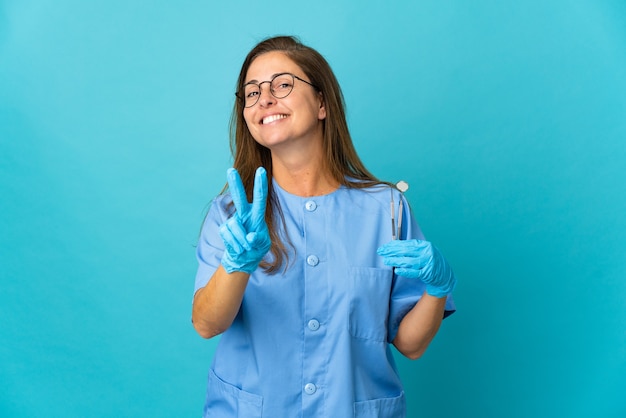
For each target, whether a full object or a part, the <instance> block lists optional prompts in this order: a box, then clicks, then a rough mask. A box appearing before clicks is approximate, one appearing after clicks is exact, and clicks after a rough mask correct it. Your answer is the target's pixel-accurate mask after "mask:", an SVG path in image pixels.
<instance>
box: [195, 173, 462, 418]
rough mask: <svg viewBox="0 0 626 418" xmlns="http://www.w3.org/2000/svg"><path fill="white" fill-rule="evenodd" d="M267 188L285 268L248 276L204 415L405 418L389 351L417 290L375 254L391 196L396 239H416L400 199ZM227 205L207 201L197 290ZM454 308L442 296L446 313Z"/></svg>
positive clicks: (384, 191)
mask: <svg viewBox="0 0 626 418" xmlns="http://www.w3.org/2000/svg"><path fill="white" fill-rule="evenodd" d="M271 187H274V190H275V192H276V197H277V198H278V201H279V202H280V207H281V209H282V213H283V215H284V218H285V227H286V230H285V231H282V236H283V239H284V240H285V243H286V242H287V241H286V238H285V232H286V235H287V236H288V237H289V240H290V242H291V244H293V247H291V246H289V245H288V244H287V248H288V250H289V264H288V267H287V269H286V271H284V272H283V271H282V270H281V271H280V272H279V273H277V274H274V275H268V274H265V273H264V272H263V271H262V270H261V269H257V270H256V271H255V272H254V273H253V274H252V275H251V276H250V280H249V282H248V286H247V288H246V291H245V294H244V297H243V302H242V304H241V308H240V310H239V313H238V315H237V317H236V318H235V320H234V322H233V324H232V325H231V327H230V328H229V329H228V330H226V331H225V332H224V333H223V334H222V335H221V337H220V341H219V344H218V347H217V350H216V352H215V357H214V359H213V365H212V367H211V369H210V372H209V378H208V388H207V396H206V403H205V408H204V417H245V418H255V417H271V418H277V417H332V418H336V417H353V416H354V417H393V418H398V417H404V416H405V415H406V411H405V409H406V407H405V399H404V396H405V395H404V391H403V387H402V383H401V382H400V378H399V376H398V373H397V370H396V366H395V363H394V360H393V356H392V352H391V349H390V343H391V341H393V339H394V338H395V335H396V333H397V331H398V325H399V323H400V321H401V320H402V318H403V317H404V315H405V314H406V313H407V312H408V311H409V310H410V309H411V308H412V307H413V306H414V305H415V304H416V303H417V301H418V299H419V298H420V297H421V295H422V293H423V292H424V290H425V285H424V284H423V283H422V282H421V281H419V280H415V279H408V278H404V277H399V276H396V275H395V274H394V273H393V271H392V269H391V268H390V267H387V266H385V265H383V259H382V257H380V256H378V255H377V254H376V249H377V248H378V247H380V246H381V245H383V244H384V243H386V242H388V241H390V240H391V235H392V234H391V220H390V219H391V212H390V210H391V209H390V200H391V193H393V194H394V202H395V204H396V208H397V205H398V203H399V202H400V200H401V199H402V200H403V206H404V210H405V211H404V215H403V218H404V221H403V224H404V225H403V228H402V234H401V235H402V239H413V238H416V239H424V237H423V235H422V232H421V230H420V228H419V226H418V224H417V222H416V221H415V219H414V218H413V216H412V215H411V213H410V210H409V206H408V204H407V202H406V200H404V196H403V195H402V194H400V193H399V192H398V191H397V190H395V189H391V190H392V191H391V192H390V187H388V186H386V185H381V186H376V187H371V188H367V189H354V188H347V187H345V186H342V187H340V188H339V189H337V190H336V191H334V192H333V193H330V194H328V195H324V196H315V197H299V196H295V195H292V194H289V193H287V192H286V191H284V190H283V189H281V188H280V187H279V186H278V185H277V184H276V183H275V182H274V184H273V186H271ZM229 202H230V196H229V195H228V194H225V195H221V196H219V197H217V198H216V199H215V200H214V202H213V204H212V205H211V208H210V210H209V213H208V215H207V218H206V220H205V223H204V225H203V228H202V233H201V237H200V240H199V243H198V248H197V258H198V264H199V266H198V272H197V275H196V284H195V290H196V291H197V290H198V289H200V288H202V287H204V286H205V285H206V284H207V282H208V281H209V279H210V278H211V276H212V275H213V273H214V272H215V270H216V269H217V268H218V266H219V265H220V260H221V258H222V253H223V251H224V245H223V243H222V240H221V238H220V236H219V233H218V228H219V226H220V225H221V224H222V223H224V222H225V221H226V220H227V219H228V218H229V216H230V212H229V210H228V209H227V204H228V203H229ZM278 224H280V222H278ZM454 310H455V307H454V302H453V300H452V297H451V296H449V297H448V300H447V304H446V315H448V314H450V313H452V312H454Z"/></svg>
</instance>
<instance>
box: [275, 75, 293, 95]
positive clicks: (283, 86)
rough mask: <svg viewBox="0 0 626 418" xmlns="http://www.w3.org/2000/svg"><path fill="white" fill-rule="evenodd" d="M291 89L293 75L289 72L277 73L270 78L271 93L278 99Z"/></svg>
mask: <svg viewBox="0 0 626 418" xmlns="http://www.w3.org/2000/svg"><path fill="white" fill-rule="evenodd" d="M291 90H293V76H292V75H291V74H279V75H277V76H276V77H275V78H274V79H273V80H272V94H273V95H274V97H276V98H278V99H282V98H283V97H287V96H288V95H289V93H291Z"/></svg>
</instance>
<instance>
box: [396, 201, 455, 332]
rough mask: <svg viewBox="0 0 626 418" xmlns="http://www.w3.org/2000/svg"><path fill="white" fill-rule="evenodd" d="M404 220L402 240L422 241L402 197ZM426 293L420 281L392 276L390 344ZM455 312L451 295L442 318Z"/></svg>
mask: <svg viewBox="0 0 626 418" xmlns="http://www.w3.org/2000/svg"><path fill="white" fill-rule="evenodd" d="M400 198H401V199H403V206H404V214H403V215H404V219H408V220H409V222H407V223H406V225H407V226H406V228H404V227H403V228H402V239H406V240H410V239H419V240H424V239H425V238H424V234H423V233H422V230H421V229H420V227H419V224H418V223H417V221H416V220H415V218H414V216H413V215H412V213H411V210H410V209H409V206H408V203H407V201H406V199H405V197H404V196H403V195H401V197H400ZM424 291H426V284H425V283H424V282H422V281H421V280H416V279H410V278H407V277H402V276H397V275H395V274H394V276H393V287H392V289H391V300H390V306H389V322H388V324H387V326H388V334H387V336H388V341H389V342H390V343H391V342H392V341H393V340H394V339H395V338H396V334H397V333H398V327H399V326H400V322H402V319H403V318H404V316H405V315H406V314H407V313H408V312H409V311H410V310H411V309H413V307H414V306H415V304H416V303H417V302H418V301H419V300H420V298H421V297H422V294H423V293H424ZM455 311H456V306H455V304H454V299H453V297H452V295H448V296H447V300H446V307H445V312H444V318H446V317H448V316H449V315H451V314H452V313H454V312H455Z"/></svg>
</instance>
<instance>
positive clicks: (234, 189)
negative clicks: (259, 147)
mask: <svg viewBox="0 0 626 418" xmlns="http://www.w3.org/2000/svg"><path fill="white" fill-rule="evenodd" d="M226 177H227V179H228V188H229V190H230V195H231V197H232V199H233V204H234V205H235V209H236V212H235V214H234V215H233V216H232V217H231V218H229V219H228V220H227V221H226V222H225V223H224V224H222V225H221V226H220V230H219V231H220V236H221V237H222V240H223V241H224V246H225V247H226V249H225V251H224V255H223V256H222V266H224V269H225V270H226V271H227V272H228V273H232V272H234V271H243V272H245V273H248V274H251V273H252V272H253V271H254V270H256V269H257V267H258V266H259V263H260V262H261V260H262V259H263V257H264V256H265V254H267V252H268V251H269V249H270V246H271V245H272V242H271V241H270V234H269V230H268V229H267V224H266V223H265V206H266V203H267V173H266V172H265V169H264V168H263V167H259V168H258V169H257V170H256V173H255V175H254V193H253V196H252V204H250V203H249V202H248V198H247V197H246V190H245V189H244V187H243V183H242V182H241V177H240V176H239V173H238V172H237V170H235V169H234V168H229V169H228V171H227V172H226Z"/></svg>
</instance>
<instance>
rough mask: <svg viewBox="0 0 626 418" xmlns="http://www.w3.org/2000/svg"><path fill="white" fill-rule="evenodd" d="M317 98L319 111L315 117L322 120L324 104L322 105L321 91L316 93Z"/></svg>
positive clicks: (324, 117)
mask: <svg viewBox="0 0 626 418" xmlns="http://www.w3.org/2000/svg"><path fill="white" fill-rule="evenodd" d="M318 99H319V104H320V108H319V112H318V113H317V119H318V120H324V119H326V106H324V96H323V95H322V93H321V92H320V93H318Z"/></svg>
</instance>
